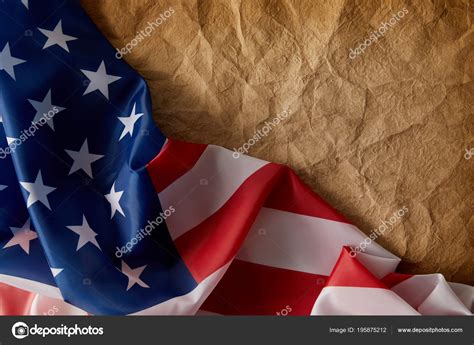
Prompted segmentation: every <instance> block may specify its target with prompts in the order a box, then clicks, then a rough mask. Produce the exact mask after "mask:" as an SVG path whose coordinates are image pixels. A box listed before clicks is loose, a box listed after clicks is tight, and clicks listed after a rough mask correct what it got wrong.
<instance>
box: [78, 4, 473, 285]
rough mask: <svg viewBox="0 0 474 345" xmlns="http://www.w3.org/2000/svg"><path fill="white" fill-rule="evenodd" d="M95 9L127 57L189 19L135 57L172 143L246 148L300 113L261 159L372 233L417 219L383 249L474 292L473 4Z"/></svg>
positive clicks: (260, 152)
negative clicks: (285, 169) (264, 130)
mask: <svg viewBox="0 0 474 345" xmlns="http://www.w3.org/2000/svg"><path fill="white" fill-rule="evenodd" d="M82 3H83V6H84V7H85V9H86V11H87V12H88V14H89V15H90V16H91V18H92V19H93V21H94V22H95V23H96V24H97V25H98V27H99V29H100V30H101V31H102V32H103V33H104V34H105V36H106V37H107V38H108V39H109V40H110V42H111V43H112V44H113V45H114V46H115V47H117V48H122V47H124V46H126V44H127V43H129V42H130V41H131V40H132V39H133V38H134V37H135V36H136V35H137V32H138V31H140V30H143V29H145V28H146V26H147V25H149V24H148V22H149V21H153V20H156V19H157V18H159V17H160V15H161V14H163V13H164V11H166V10H168V9H169V8H170V7H172V8H173V10H174V13H173V14H172V15H171V16H170V17H169V18H167V19H166V20H165V21H162V23H161V25H159V27H157V28H155V29H154V31H153V33H152V34H151V35H150V36H149V37H147V38H145V39H143V40H142V41H141V42H139V43H138V44H137V45H136V47H134V49H133V50H132V51H131V53H129V54H126V55H125V56H124V59H125V60H126V61H127V62H128V63H129V64H130V65H131V66H132V67H134V68H135V69H136V70H138V72H139V73H141V74H142V75H143V76H144V78H145V79H146V80H147V82H148V85H149V87H150V90H151V94H152V98H153V107H154V118H155V120H156V122H157V123H158V125H159V127H160V128H161V129H162V131H163V132H164V133H165V134H166V135H167V136H170V137H173V138H177V139H182V140H187V141H191V142H198V143H210V144H216V145H221V146H224V147H226V148H229V149H233V148H239V147H241V146H242V145H243V144H244V143H245V142H247V141H248V140H249V139H250V138H251V137H252V136H253V135H254V132H255V131H256V130H258V129H259V128H261V127H262V126H263V125H264V124H265V121H269V120H272V119H273V118H275V117H276V116H277V114H279V113H281V112H282V111H283V110H285V109H289V110H290V111H291V115H290V116H289V117H288V118H286V119H285V120H284V121H283V122H282V123H281V124H280V125H279V126H277V127H275V128H273V130H272V131H271V132H270V133H269V134H268V135H267V136H266V137H264V138H263V139H261V140H259V141H258V142H257V143H256V144H255V145H254V146H252V147H251V148H250V150H249V154H250V155H252V156H255V157H258V158H262V159H265V160H269V161H274V162H278V163H283V164H287V165H288V166H290V167H292V168H293V169H295V171H296V172H297V173H298V175H299V176H300V177H301V178H302V179H303V180H304V181H305V182H306V183H307V184H308V185H309V186H311V187H312V189H313V190H315V191H316V192H317V193H319V194H320V195H321V196H322V197H324V198H325V199H326V200H327V201H328V202H329V203H330V204H331V205H333V206H334V207H335V208H336V209H338V210H339V211H340V212H341V213H342V214H344V215H345V216H346V217H347V218H348V219H350V220H351V221H352V222H353V223H354V224H356V225H357V226H358V227H359V228H360V229H361V230H362V231H364V232H365V233H367V234H369V233H370V231H372V229H374V228H377V227H379V226H380V225H381V224H382V222H383V221H384V220H385V221H387V220H388V219H389V218H390V217H391V216H392V214H393V213H394V212H397V210H399V209H401V208H402V207H403V206H406V207H407V208H408V209H409V212H408V213H406V214H405V215H404V216H403V217H402V218H401V219H400V220H399V221H398V222H397V223H396V224H395V225H394V226H393V229H392V230H391V231H390V232H389V233H387V234H385V235H384V236H382V237H380V238H378V239H377V242H379V243H380V244H381V245H383V246H384V247H385V248H387V249H388V250H390V251H392V252H393V253H395V254H396V255H398V256H400V257H402V258H403V262H402V263H401V265H400V267H399V270H400V271H401V272H406V273H433V272H441V273H443V274H444V275H445V276H446V278H447V279H449V280H452V281H457V282H464V283H468V284H471V285H472V284H474V250H473V247H474V217H473V209H474V177H473V175H474V174H473V164H474V157H473V158H472V159H469V160H468V159H466V158H464V155H465V153H466V151H465V150H466V149H468V150H469V149H470V148H471V147H474V135H473V133H474V97H473V95H474V82H473V78H474V49H473V46H474V30H473V25H472V21H473V13H474V6H473V3H472V2H470V6H469V1H468V0H465V1H462V0H459V1H458V0H453V1H433V3H432V2H428V1H419V2H403V1H385V2H382V1H381V2H378V1H369V0H366V1H344V0H334V1H314V0H300V1H297V0H294V1H283V0H282V1H270V0H259V1H253V0H241V1H238V0H227V1H225V0H222V1H212V0H210V1H192V0H181V1H176V0H175V1H168V2H167V1H154V0H101V1H97V0H83V1H82ZM404 8H405V9H406V11H407V13H406V15H404V16H403V18H400V20H399V21H398V22H397V23H396V24H395V25H393V26H391V27H390V28H389V29H388V30H387V31H386V32H384V35H383V36H382V37H380V38H378V39H377V40H376V41H375V42H371V43H370V42H369V43H370V44H369V45H368V46H367V47H366V49H365V50H364V52H363V53H361V54H360V55H358V56H356V57H355V58H353V59H351V58H350V57H349V53H350V51H351V50H350V49H355V48H356V47H359V46H360V44H361V43H363V42H364V41H365V40H366V39H370V37H371V33H373V32H374V31H375V30H378V29H379V28H380V26H381V24H382V23H384V22H386V21H388V20H389V19H390V18H392V16H393V15H394V14H396V13H397V12H398V11H400V10H402V9H404ZM379 32H380V31H379ZM295 236H296V233H295Z"/></svg>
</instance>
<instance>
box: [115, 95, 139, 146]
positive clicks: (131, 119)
mask: <svg viewBox="0 0 474 345" xmlns="http://www.w3.org/2000/svg"><path fill="white" fill-rule="evenodd" d="M136 107H137V104H136V103H135V104H134V105H133V109H132V113H131V114H130V116H125V117H119V118H118V119H119V120H120V122H122V123H123V125H124V126H125V128H124V129H123V131H122V134H121V135H120V139H119V141H120V140H122V139H123V137H125V136H126V135H127V134H128V133H130V136H133V127H134V126H135V122H137V121H138V119H139V118H140V117H142V116H143V113H140V114H137V113H136Z"/></svg>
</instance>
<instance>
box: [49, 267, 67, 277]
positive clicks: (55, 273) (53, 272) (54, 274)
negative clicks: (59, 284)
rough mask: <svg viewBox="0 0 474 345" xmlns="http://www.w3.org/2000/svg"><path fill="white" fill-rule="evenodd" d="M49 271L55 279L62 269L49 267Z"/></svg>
mask: <svg viewBox="0 0 474 345" xmlns="http://www.w3.org/2000/svg"><path fill="white" fill-rule="evenodd" d="M50 269H51V273H52V274H53V277H54V278H56V277H57V276H58V274H59V273H61V272H62V271H63V270H64V268H53V267H50Z"/></svg>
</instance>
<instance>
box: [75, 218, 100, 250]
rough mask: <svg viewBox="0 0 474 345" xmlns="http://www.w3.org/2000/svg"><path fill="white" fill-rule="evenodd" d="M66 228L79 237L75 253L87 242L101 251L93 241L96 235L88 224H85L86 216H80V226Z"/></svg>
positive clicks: (95, 241)
mask: <svg viewBox="0 0 474 345" xmlns="http://www.w3.org/2000/svg"><path fill="white" fill-rule="evenodd" d="M67 228H68V229H69V230H72V231H74V232H75V233H76V234H78V235H79V241H78V242H77V248H76V252H77V251H78V250H79V249H81V248H82V247H83V246H84V245H85V244H87V243H89V242H90V243H92V244H93V245H95V246H96V247H97V248H99V249H100V250H102V249H101V248H100V246H99V243H97V240H96V239H95V237H96V236H97V233H95V232H94V231H93V230H92V229H91V227H90V226H89V223H87V219H86V216H84V215H83V216H82V225H71V226H68V227H67Z"/></svg>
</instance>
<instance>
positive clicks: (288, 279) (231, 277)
mask: <svg viewBox="0 0 474 345" xmlns="http://www.w3.org/2000/svg"><path fill="white" fill-rule="evenodd" d="M325 278H327V277H325V276H320V275H316V274H311V273H305V272H298V271H291V270H286V269H281V268H274V267H269V266H264V265H259V264H254V263H250V262H246V261H241V260H234V261H233V262H232V264H231V265H230V267H229V269H228V271H227V273H226V274H225V275H224V277H223V278H222V280H221V281H220V282H219V284H218V285H217V287H216V288H215V289H214V291H213V292H212V294H211V295H210V296H209V297H208V298H207V300H206V301H205V302H204V304H203V306H202V307H201V309H203V310H206V311H210V312H214V313H218V314H225V315H282V316H285V315H309V314H310V313H311V309H312V307H313V305H314V302H315V300H316V298H317V296H318V295H319V293H320V292H321V289H322V288H323V286H324V281H325Z"/></svg>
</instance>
